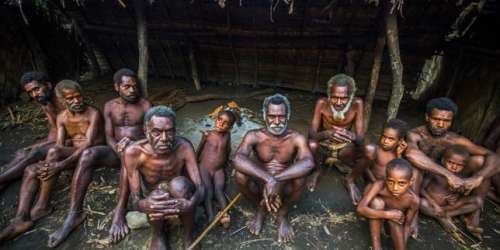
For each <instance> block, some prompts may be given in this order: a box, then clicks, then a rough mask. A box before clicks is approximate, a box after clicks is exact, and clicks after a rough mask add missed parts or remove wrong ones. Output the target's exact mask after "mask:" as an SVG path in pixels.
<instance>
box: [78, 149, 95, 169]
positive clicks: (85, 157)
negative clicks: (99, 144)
mask: <svg viewBox="0 0 500 250" xmlns="http://www.w3.org/2000/svg"><path fill="white" fill-rule="evenodd" d="M96 158H97V152H96V150H95V149H93V148H88V149H85V150H84V151H83V152H82V154H81V156H80V160H79V161H78V167H79V168H81V167H84V168H86V167H90V166H92V165H93V163H94V161H95V160H96Z"/></svg>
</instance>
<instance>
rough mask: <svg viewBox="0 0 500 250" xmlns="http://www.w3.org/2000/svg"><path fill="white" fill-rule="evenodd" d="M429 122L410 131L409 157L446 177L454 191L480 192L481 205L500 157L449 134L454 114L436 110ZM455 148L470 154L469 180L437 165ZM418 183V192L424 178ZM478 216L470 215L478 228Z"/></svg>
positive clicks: (408, 139) (429, 117)
mask: <svg viewBox="0 0 500 250" xmlns="http://www.w3.org/2000/svg"><path fill="white" fill-rule="evenodd" d="M426 121H427V125H425V126H420V127H417V128H414V129H412V130H410V131H409V132H408V134H407V142H408V148H407V149H406V151H405V156H406V158H407V159H408V160H409V161H410V162H411V163H412V165H413V166H415V167H416V168H418V169H419V170H423V171H426V172H430V173H432V174H436V175H439V176H442V177H444V178H445V179H446V180H447V182H448V184H449V186H450V187H451V188H452V189H453V190H456V191H458V192H461V193H465V194H469V193H470V192H471V191H473V192H474V193H477V195H478V197H479V199H480V200H481V205H482V204H483V202H484V199H485V197H486V195H487V193H488V190H489V186H490V181H489V178H490V177H491V176H492V175H494V174H495V173H496V172H497V171H498V169H499V167H498V162H500V161H499V159H498V157H497V156H495V154H494V153H493V152H491V151H489V150H488V149H486V148H484V147H481V146H479V145H476V144H474V143H473V142H471V141H470V140H469V139H467V138H465V137H463V136H460V135H458V134H455V133H453V132H450V131H448V130H449V128H450V127H451V125H452V122H453V112H452V111H448V110H439V109H433V110H432V111H431V113H430V114H427V115H426ZM452 145H461V146H463V147H464V148H465V149H466V150H467V151H469V153H470V154H471V157H470V159H469V160H468V164H467V166H466V167H465V168H464V171H463V174H464V176H470V177H468V178H461V177H460V176H457V175H455V174H454V173H452V172H450V171H448V170H447V169H446V168H445V167H443V166H441V165H440V164H439V163H438V162H439V159H440V157H441V156H442V155H443V153H444V151H445V150H446V149H447V148H448V147H450V146H452ZM415 181H416V183H415V186H416V187H417V188H418V189H417V190H420V186H421V183H422V180H421V178H418V179H416V180H415ZM479 216H480V213H478V212H475V213H472V214H471V215H470V218H469V220H470V221H471V225H476V226H478V225H479Z"/></svg>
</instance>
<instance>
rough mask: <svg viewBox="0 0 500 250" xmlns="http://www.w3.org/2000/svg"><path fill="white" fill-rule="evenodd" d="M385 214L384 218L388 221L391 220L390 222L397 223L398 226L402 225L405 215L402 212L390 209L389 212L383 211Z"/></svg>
mask: <svg viewBox="0 0 500 250" xmlns="http://www.w3.org/2000/svg"><path fill="white" fill-rule="evenodd" d="M385 213H386V218H387V219H388V220H392V221H394V222H396V223H398V224H399V225H403V223H404V222H405V214H404V213H403V212H401V211H400V210H397V209H391V210H387V211H385Z"/></svg>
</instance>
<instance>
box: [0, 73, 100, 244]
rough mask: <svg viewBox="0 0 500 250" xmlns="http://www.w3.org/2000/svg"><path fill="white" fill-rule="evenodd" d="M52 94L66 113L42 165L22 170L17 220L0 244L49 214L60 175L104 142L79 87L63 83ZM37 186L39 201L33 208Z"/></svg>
mask: <svg viewBox="0 0 500 250" xmlns="http://www.w3.org/2000/svg"><path fill="white" fill-rule="evenodd" d="M55 91H56V95H57V97H58V98H60V99H61V100H62V102H63V103H64V104H65V106H66V110H64V111H63V112H61V113H60V114H59V115H58V116H57V120H56V124H57V140H56V145H55V146H54V147H53V148H51V149H50V150H49V152H48V154H47V158H46V159H45V161H44V162H40V163H35V164H33V165H30V166H28V167H27V168H26V169H25V171H24V176H23V182H22V184H21V191H20V194H19V204H18V207H17V212H16V217H15V218H14V219H13V220H12V221H11V224H10V225H9V226H7V228H5V229H4V230H3V231H2V232H1V233H0V242H2V241H4V240H8V239H12V238H14V237H16V236H18V235H20V234H22V233H24V232H26V231H27V230H28V229H29V228H30V227H31V226H32V225H33V222H34V221H36V220H38V219H40V218H42V217H44V216H46V215H48V214H49V213H50V209H49V208H48V202H49V195H50V192H51V190H52V187H53V186H54V184H55V182H56V180H57V177H58V176H59V174H60V172H61V171H63V170H66V169H69V168H72V167H74V166H75V164H76V162H77V161H78V159H79V158H80V155H81V154H82V152H83V151H84V150H85V149H87V148H89V147H92V146H95V145H99V144H102V143H103V142H104V136H103V135H104V133H103V132H102V130H101V129H100V128H101V126H102V117H101V114H100V112H99V111H98V110H97V109H95V108H94V107H91V106H88V105H87V104H85V102H84V98H83V96H82V91H81V87H80V85H79V84H78V83H76V82H74V81H71V80H63V81H61V82H59V83H58V84H57V86H56V89H55ZM38 185H40V190H39V194H38V198H37V201H36V202H35V204H34V205H33V207H32V206H31V202H32V201H33V197H34V195H35V192H36V189H37V186H38ZM30 209H31V210H30Z"/></svg>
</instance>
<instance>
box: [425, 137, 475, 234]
mask: <svg viewBox="0 0 500 250" xmlns="http://www.w3.org/2000/svg"><path fill="white" fill-rule="evenodd" d="M469 157H470V154H469V152H468V151H467V150H466V149H465V148H464V147H462V146H459V145H455V146H451V147H449V148H448V149H447V150H446V152H445V153H444V155H443V157H442V160H441V164H442V165H443V166H444V167H446V169H448V171H450V172H452V173H454V174H455V175H457V176H460V177H462V176H461V173H462V170H463V169H464V167H465V165H466V164H467V161H468V160H469ZM421 192H422V200H421V203H420V210H421V211H422V213H424V214H425V215H428V216H431V217H433V218H435V219H436V220H438V221H439V223H440V224H441V225H442V226H443V227H444V229H445V230H446V231H448V232H456V231H457V230H458V229H457V227H456V226H455V224H453V221H452V220H451V219H452V217H454V216H458V215H463V214H470V213H473V212H476V211H477V210H481V201H480V200H479V198H478V196H477V195H474V194H472V195H464V194H462V193H459V192H457V191H454V190H452V189H451V187H450V186H449V185H448V183H447V181H446V179H445V178H444V177H442V176H440V175H435V174H429V175H428V176H426V177H425V178H424V181H423V182H422V190H421ZM478 212H479V213H480V212H481V211H478ZM467 218H468V217H464V219H465V220H464V222H465V225H466V227H467V230H468V231H469V232H470V233H471V234H472V235H474V236H476V237H477V238H478V239H482V236H481V234H482V232H483V230H482V228H480V227H479V225H473V224H471V223H470V221H469V220H467Z"/></svg>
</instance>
